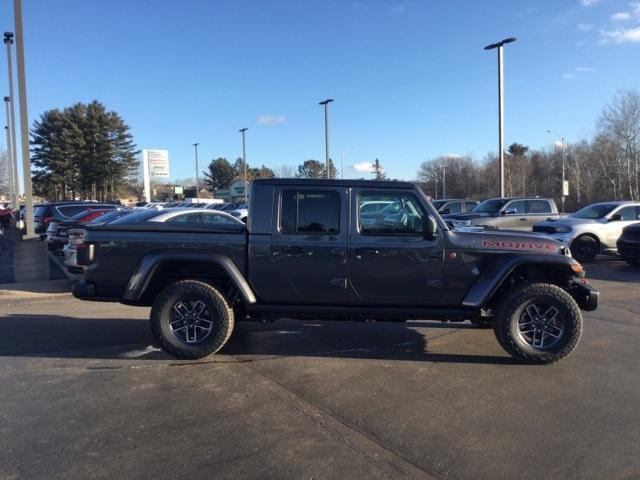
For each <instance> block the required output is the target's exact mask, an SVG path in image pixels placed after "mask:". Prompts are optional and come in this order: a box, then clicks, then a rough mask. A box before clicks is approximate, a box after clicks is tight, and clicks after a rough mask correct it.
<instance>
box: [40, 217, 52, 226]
mask: <svg viewBox="0 0 640 480" xmlns="http://www.w3.org/2000/svg"><path fill="white" fill-rule="evenodd" d="M51 220H53V217H44V218H43V219H42V222H43V223H44V224H45V225H46V224H47V223H49V222H50V221H51Z"/></svg>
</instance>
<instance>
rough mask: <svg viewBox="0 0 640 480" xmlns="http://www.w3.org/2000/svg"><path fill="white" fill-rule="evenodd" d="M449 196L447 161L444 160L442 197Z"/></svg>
mask: <svg viewBox="0 0 640 480" xmlns="http://www.w3.org/2000/svg"><path fill="white" fill-rule="evenodd" d="M446 198H447V161H446V160H443V161H442V199H443V200H445V199H446Z"/></svg>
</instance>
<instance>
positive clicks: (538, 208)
mask: <svg viewBox="0 0 640 480" xmlns="http://www.w3.org/2000/svg"><path fill="white" fill-rule="evenodd" d="M529 212H530V213H551V205H550V204H549V202H548V201H546V200H529Z"/></svg>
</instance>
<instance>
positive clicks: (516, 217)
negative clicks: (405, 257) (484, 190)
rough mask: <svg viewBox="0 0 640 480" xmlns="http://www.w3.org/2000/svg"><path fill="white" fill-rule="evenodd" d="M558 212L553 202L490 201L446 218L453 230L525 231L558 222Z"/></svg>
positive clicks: (445, 216) (517, 198) (496, 199)
mask: <svg viewBox="0 0 640 480" xmlns="http://www.w3.org/2000/svg"><path fill="white" fill-rule="evenodd" d="M558 217H559V214H558V208H557V207H556V202H554V201H553V199H552V198H523V197H513V198H490V199H489V200H485V201H484V202H482V203H480V204H478V205H476V206H475V207H474V208H473V209H472V210H471V211H469V212H467V213H461V214H458V215H453V214H451V215H444V219H445V220H446V221H447V222H449V223H451V224H452V225H453V226H456V227H459V226H477V227H490V228H496V229H501V230H523V231H527V232H530V231H531V230H532V227H533V226H534V225H535V224H536V223H538V222H541V221H543V220H548V219H549V218H558Z"/></svg>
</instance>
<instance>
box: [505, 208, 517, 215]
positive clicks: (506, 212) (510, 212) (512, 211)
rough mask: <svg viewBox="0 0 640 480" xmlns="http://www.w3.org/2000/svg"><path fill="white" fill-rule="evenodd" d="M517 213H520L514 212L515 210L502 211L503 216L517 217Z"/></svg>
mask: <svg viewBox="0 0 640 480" xmlns="http://www.w3.org/2000/svg"><path fill="white" fill-rule="evenodd" d="M516 213H518V212H517V211H516V210H514V209H510V210H503V211H502V215H515V214H516Z"/></svg>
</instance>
